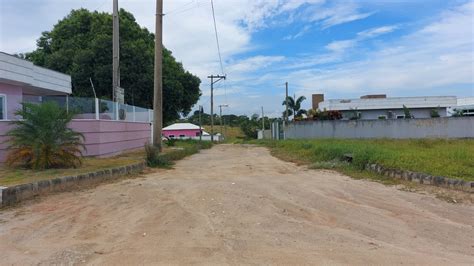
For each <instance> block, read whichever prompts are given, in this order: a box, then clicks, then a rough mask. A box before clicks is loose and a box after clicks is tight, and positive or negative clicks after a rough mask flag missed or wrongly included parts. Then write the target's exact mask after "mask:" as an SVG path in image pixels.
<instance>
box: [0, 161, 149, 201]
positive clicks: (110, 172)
mask: <svg viewBox="0 0 474 266" xmlns="http://www.w3.org/2000/svg"><path fill="white" fill-rule="evenodd" d="M145 167H146V163H145V162H140V163H136V164H131V165H126V166H121V167H116V168H110V169H105V170H99V171H96V172H91V173H85V174H79V175H75V176H64V177H58V178H54V179H46V180H40V181H37V182H34V183H28V184H21V185H16V186H11V187H1V186H0V206H8V205H12V204H15V203H18V202H20V201H23V200H26V199H30V198H33V197H35V196H38V195H41V194H47V193H49V192H58V191H67V190H72V189H74V188H77V187H79V186H83V185H91V184H96V183H99V182H102V181H105V180H112V179H116V178H118V177H121V176H124V175H128V174H134V173H139V172H141V171H143V170H144V169H145Z"/></svg>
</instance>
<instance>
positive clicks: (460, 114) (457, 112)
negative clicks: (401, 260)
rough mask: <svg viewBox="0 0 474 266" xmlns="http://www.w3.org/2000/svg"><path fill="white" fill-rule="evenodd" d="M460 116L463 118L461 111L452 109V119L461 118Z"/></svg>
mask: <svg viewBox="0 0 474 266" xmlns="http://www.w3.org/2000/svg"><path fill="white" fill-rule="evenodd" d="M462 116H464V112H463V110H460V109H454V113H453V117H462Z"/></svg>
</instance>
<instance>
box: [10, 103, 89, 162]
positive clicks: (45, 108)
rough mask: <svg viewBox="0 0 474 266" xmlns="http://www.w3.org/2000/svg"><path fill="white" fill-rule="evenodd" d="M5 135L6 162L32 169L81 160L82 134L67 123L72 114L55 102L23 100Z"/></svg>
mask: <svg viewBox="0 0 474 266" xmlns="http://www.w3.org/2000/svg"><path fill="white" fill-rule="evenodd" d="M15 114H16V115H18V116H21V117H22V118H23V119H22V120H18V121H14V122H13V124H14V125H15V127H14V128H13V129H12V130H10V131H9V132H8V133H7V135H8V136H9V137H10V140H9V142H10V146H9V149H10V150H11V151H10V152H9V153H8V156H7V161H6V162H7V164H8V165H10V166H22V167H26V168H32V169H48V168H60V167H77V166H79V165H80V164H81V157H82V149H85V146H84V144H83V141H84V136H83V135H82V134H81V133H78V132H75V131H74V130H72V129H70V128H69V127H68V124H69V122H70V121H71V120H72V117H73V116H74V114H73V113H72V112H67V111H66V110H65V109H64V108H61V107H60V106H59V105H58V104H57V103H56V102H45V103H42V104H31V103H23V108H22V109H20V110H18V111H17V112H16V113H15Z"/></svg>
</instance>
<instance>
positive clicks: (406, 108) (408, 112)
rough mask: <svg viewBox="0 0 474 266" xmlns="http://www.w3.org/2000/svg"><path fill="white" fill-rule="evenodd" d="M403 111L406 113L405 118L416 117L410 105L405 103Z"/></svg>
mask: <svg viewBox="0 0 474 266" xmlns="http://www.w3.org/2000/svg"><path fill="white" fill-rule="evenodd" d="M403 113H404V114H405V119H410V118H415V117H414V116H413V115H412V114H411V112H410V109H408V107H406V106H405V105H403Z"/></svg>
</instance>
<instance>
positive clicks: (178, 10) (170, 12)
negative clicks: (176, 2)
mask: <svg viewBox="0 0 474 266" xmlns="http://www.w3.org/2000/svg"><path fill="white" fill-rule="evenodd" d="M195 1H196V0H192V1H191V2H188V3H186V4H184V5H181V6H180V7H177V8H175V9H172V10H171V11H168V12H166V13H165V14H166V15H170V14H173V13H175V12H180V11H182V10H183V9H182V8H183V7H186V6H189V5H191V4H194V2H195Z"/></svg>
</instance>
